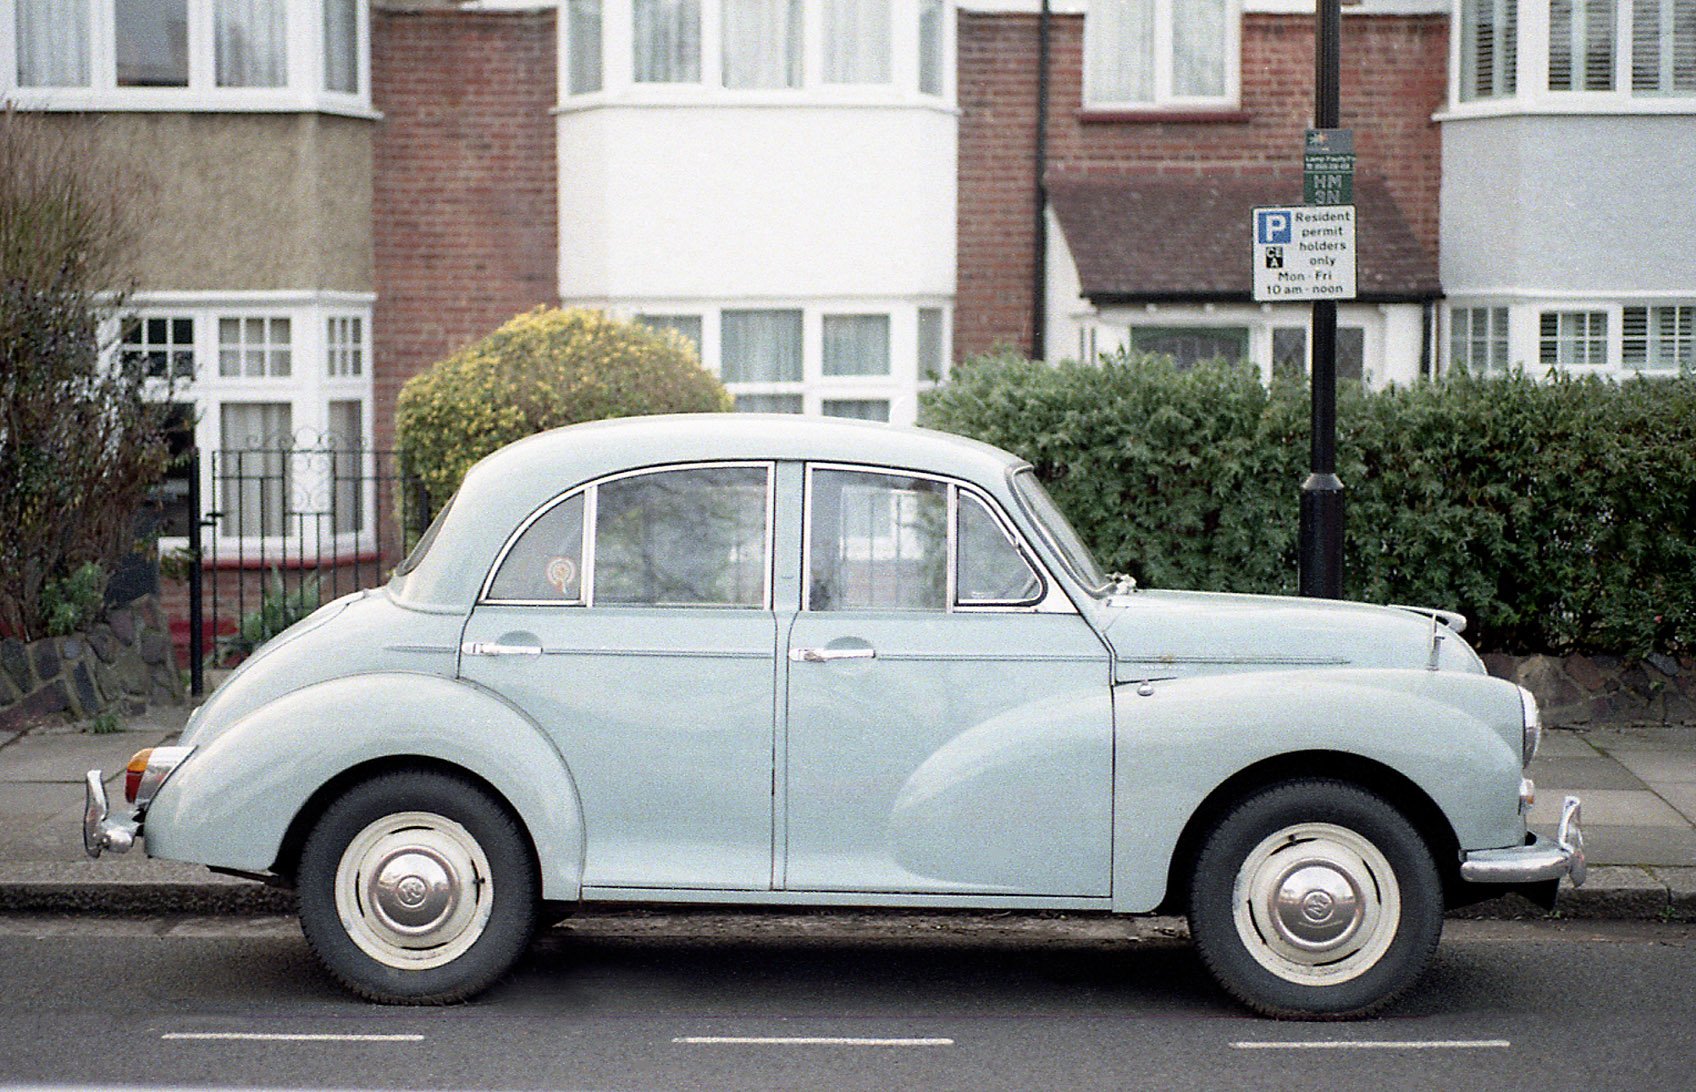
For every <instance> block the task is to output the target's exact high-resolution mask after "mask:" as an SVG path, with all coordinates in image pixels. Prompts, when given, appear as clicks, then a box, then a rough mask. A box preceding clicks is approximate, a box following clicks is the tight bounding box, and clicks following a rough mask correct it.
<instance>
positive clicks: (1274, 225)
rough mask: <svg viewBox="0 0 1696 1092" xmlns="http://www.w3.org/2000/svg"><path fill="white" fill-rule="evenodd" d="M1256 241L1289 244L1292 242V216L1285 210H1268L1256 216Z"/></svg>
mask: <svg viewBox="0 0 1696 1092" xmlns="http://www.w3.org/2000/svg"><path fill="white" fill-rule="evenodd" d="M1254 236H1255V241H1256V242H1259V243H1287V242H1289V241H1290V214H1289V213H1288V212H1286V211H1284V210H1283V209H1267V210H1264V211H1262V212H1258V213H1256V214H1255V226H1254Z"/></svg>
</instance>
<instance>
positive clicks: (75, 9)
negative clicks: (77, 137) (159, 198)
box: [0, 0, 371, 115]
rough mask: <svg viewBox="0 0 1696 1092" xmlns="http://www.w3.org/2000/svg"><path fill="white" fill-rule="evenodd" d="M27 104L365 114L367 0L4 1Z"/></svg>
mask: <svg viewBox="0 0 1696 1092" xmlns="http://www.w3.org/2000/svg"><path fill="white" fill-rule="evenodd" d="M0 21H3V22H4V23H6V24H7V26H6V29H7V30H8V31H9V33H7V34H5V35H0V74H4V86H0V93H3V94H4V96H5V97H6V98H8V99H10V100H11V101H12V102H13V103H14V104H15V105H17V106H18V107H19V108H21V109H25V110H91V109H92V110H171V111H176V110H190V111H193V110H322V111H325V112H330V113H353V114H359V115H364V114H369V113H370V108H371V107H370V89H369V82H370V80H369V75H368V73H369V60H368V55H369V48H368V44H367V43H368V39H369V36H370V29H369V24H370V15H369V3H368V0H0Z"/></svg>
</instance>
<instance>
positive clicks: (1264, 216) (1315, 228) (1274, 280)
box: [1254, 205, 1355, 302]
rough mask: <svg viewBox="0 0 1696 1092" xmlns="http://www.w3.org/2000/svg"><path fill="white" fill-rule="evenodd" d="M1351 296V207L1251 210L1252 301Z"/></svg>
mask: <svg viewBox="0 0 1696 1092" xmlns="http://www.w3.org/2000/svg"><path fill="white" fill-rule="evenodd" d="M1354 297H1355V249H1354V206H1353V205H1321V206H1318V207H1313V208H1306V207H1302V206H1299V205H1297V206H1289V207H1282V208H1259V209H1255V210H1254V298H1255V300H1256V301H1257V302H1275V301H1295V300H1352V299H1354Z"/></svg>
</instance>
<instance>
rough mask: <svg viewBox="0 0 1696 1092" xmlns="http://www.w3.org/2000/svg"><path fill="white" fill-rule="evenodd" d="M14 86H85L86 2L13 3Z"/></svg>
mask: <svg viewBox="0 0 1696 1092" xmlns="http://www.w3.org/2000/svg"><path fill="white" fill-rule="evenodd" d="M17 4H18V9H17V13H18V23H17V32H18V86H19V87H87V86H88V0H17Z"/></svg>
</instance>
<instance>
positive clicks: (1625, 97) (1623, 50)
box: [1436, 0, 1696, 121]
mask: <svg viewBox="0 0 1696 1092" xmlns="http://www.w3.org/2000/svg"><path fill="white" fill-rule="evenodd" d="M1517 2H1518V5H1519V7H1518V30H1517V34H1518V39H1517V43H1518V48H1517V50H1516V52H1515V59H1516V80H1517V82H1516V85H1515V86H1516V90H1515V92H1514V94H1512V95H1497V96H1492V97H1490V98H1481V99H1471V100H1466V101H1463V100H1462V99H1461V96H1460V88H1461V65H1462V62H1463V57H1462V49H1461V41H1462V33H1463V29H1464V23H1465V19H1466V0H1456V3H1455V6H1454V12H1453V14H1452V15H1451V16H1450V24H1449V101H1448V106H1447V108H1446V109H1445V110H1443V111H1442V112H1440V113H1439V114H1437V115H1436V120H1438V121H1444V120H1447V119H1449V118H1467V117H1493V116H1499V115H1505V114H1696V90H1691V91H1657V92H1634V91H1632V89H1631V74H1632V64H1633V49H1632V44H1633V40H1632V12H1633V8H1634V0H1615V7H1614V78H1613V88H1612V89H1611V90H1607V91H1551V90H1549V49H1550V35H1551V30H1550V25H1551V23H1550V16H1549V3H1548V0H1517ZM1683 2H1690V0H1683Z"/></svg>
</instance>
